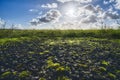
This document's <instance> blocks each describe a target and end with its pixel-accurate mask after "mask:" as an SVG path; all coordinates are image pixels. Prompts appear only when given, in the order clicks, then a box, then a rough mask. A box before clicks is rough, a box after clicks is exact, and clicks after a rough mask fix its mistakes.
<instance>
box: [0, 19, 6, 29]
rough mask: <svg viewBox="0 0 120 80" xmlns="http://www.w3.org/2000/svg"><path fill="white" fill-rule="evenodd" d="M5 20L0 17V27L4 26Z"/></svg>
mask: <svg viewBox="0 0 120 80" xmlns="http://www.w3.org/2000/svg"><path fill="white" fill-rule="evenodd" d="M5 24H6V22H5V21H4V20H3V19H1V18H0V28H3V27H4V26H5Z"/></svg>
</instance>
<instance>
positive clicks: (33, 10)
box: [29, 9, 38, 12]
mask: <svg viewBox="0 0 120 80" xmlns="http://www.w3.org/2000/svg"><path fill="white" fill-rule="evenodd" d="M29 11H30V12H38V10H37V9H29Z"/></svg>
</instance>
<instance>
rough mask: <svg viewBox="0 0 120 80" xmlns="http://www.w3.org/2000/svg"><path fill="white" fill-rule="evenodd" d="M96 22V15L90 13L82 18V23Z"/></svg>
mask: <svg viewBox="0 0 120 80" xmlns="http://www.w3.org/2000/svg"><path fill="white" fill-rule="evenodd" d="M95 22H97V16H96V15H89V16H87V17H86V18H84V19H82V20H81V23H95Z"/></svg>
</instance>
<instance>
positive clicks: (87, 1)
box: [57, 0, 92, 3]
mask: <svg viewBox="0 0 120 80" xmlns="http://www.w3.org/2000/svg"><path fill="white" fill-rule="evenodd" d="M57 1H59V2H62V3H65V2H71V1H74V2H80V3H90V2H92V0H57Z"/></svg>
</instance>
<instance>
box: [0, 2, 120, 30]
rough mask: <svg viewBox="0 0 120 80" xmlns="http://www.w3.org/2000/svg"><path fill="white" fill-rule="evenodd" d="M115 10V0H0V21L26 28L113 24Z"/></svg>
mask: <svg viewBox="0 0 120 80" xmlns="http://www.w3.org/2000/svg"><path fill="white" fill-rule="evenodd" d="M119 14H120V1H119V0H0V18H1V21H0V25H3V24H4V22H6V23H7V26H8V25H11V24H15V25H18V24H19V26H21V27H23V28H26V29H27V28H28V29H30V28H35V29H40V28H60V29H69V28H72V29H80V28H81V27H82V28H86V29H87V28H97V27H96V26H100V25H101V22H104V24H106V25H108V26H109V25H111V24H112V25H117V24H115V21H116V20H119V18H120V17H119V16H120V15H119ZM109 22H111V24H110V23H109ZM108 23H109V24H108ZM88 24H90V26H87V27H85V26H86V25H88ZM68 26H69V27H68Z"/></svg>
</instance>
